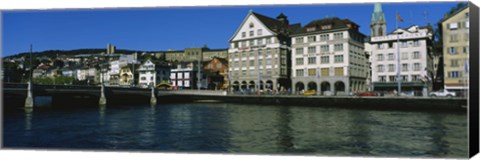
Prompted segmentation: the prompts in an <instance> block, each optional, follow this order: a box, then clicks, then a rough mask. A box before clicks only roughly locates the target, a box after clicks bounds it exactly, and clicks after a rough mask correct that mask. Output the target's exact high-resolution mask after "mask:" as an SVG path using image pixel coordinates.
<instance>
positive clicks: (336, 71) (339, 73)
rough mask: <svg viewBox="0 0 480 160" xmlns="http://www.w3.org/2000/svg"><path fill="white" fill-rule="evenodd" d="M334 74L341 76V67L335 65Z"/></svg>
mask: <svg viewBox="0 0 480 160" xmlns="http://www.w3.org/2000/svg"><path fill="white" fill-rule="evenodd" d="M334 73H335V76H343V67H335V72H334Z"/></svg>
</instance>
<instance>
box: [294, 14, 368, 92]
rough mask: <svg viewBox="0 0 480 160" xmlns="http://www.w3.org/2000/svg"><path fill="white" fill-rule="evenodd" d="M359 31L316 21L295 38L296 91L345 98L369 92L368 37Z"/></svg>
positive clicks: (330, 20)
mask: <svg viewBox="0 0 480 160" xmlns="http://www.w3.org/2000/svg"><path fill="white" fill-rule="evenodd" d="M358 28H359V26H358V25H357V24H356V23H354V22H352V21H350V20H348V19H339V18H337V17H334V18H324V19H320V20H314V21H312V22H310V23H308V24H307V25H305V26H304V27H303V28H302V29H300V30H298V31H297V32H295V33H294V34H292V35H291V37H292V85H293V86H294V90H293V91H295V93H301V92H302V91H307V90H308V91H316V92H317V94H318V95H346V94H348V93H350V92H359V91H365V90H367V87H366V83H367V76H368V75H367V73H368V59H367V57H366V55H365V50H364V44H363V40H364V39H365V35H363V34H362V33H360V32H359V30H358Z"/></svg>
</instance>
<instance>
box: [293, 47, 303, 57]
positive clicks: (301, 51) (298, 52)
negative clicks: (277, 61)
mask: <svg viewBox="0 0 480 160" xmlns="http://www.w3.org/2000/svg"><path fill="white" fill-rule="evenodd" d="M295 54H297V55H302V54H303V48H296V49H295Z"/></svg>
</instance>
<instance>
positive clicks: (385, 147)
mask: <svg viewBox="0 0 480 160" xmlns="http://www.w3.org/2000/svg"><path fill="white" fill-rule="evenodd" d="M467 129H468V128H467V116H466V113H445V112H408V111H376V110H357V109H342V108H331V107H304V106H274V105H272V106H269V105H252V104H249V105H243V104H227V103H188V104H159V105H157V106H149V105H129V106H113V107H110V106H109V107H104V108H100V107H75V108H72V107H71V108H68V107H62V108H50V107H38V108H35V110H34V111H25V112H24V111H23V110H17V111H10V112H6V113H5V114H4V124H3V142H4V144H3V145H4V147H5V148H22V149H23V148H31V149H69V150H77V149H79V150H108V151H127V150H128V151H147V152H149V151H155V152H195V153H242V154H243V153H246V154H302V155H320V156H382V157H383V156H395V157H457V158H466V157H467V155H468V149H467V145H468V139H467Z"/></svg>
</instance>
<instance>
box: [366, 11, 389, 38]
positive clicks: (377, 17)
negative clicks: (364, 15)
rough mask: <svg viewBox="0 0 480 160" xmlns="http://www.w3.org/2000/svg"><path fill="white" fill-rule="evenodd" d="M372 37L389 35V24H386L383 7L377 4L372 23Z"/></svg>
mask: <svg viewBox="0 0 480 160" xmlns="http://www.w3.org/2000/svg"><path fill="white" fill-rule="evenodd" d="M370 29H371V31H370V35H371V36H372V37H376V36H384V35H386V33H387V23H386V22H385V14H384V13H383V11H382V5H381V4H380V3H375V4H374V8H373V13H372V19H371V21H370Z"/></svg>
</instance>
